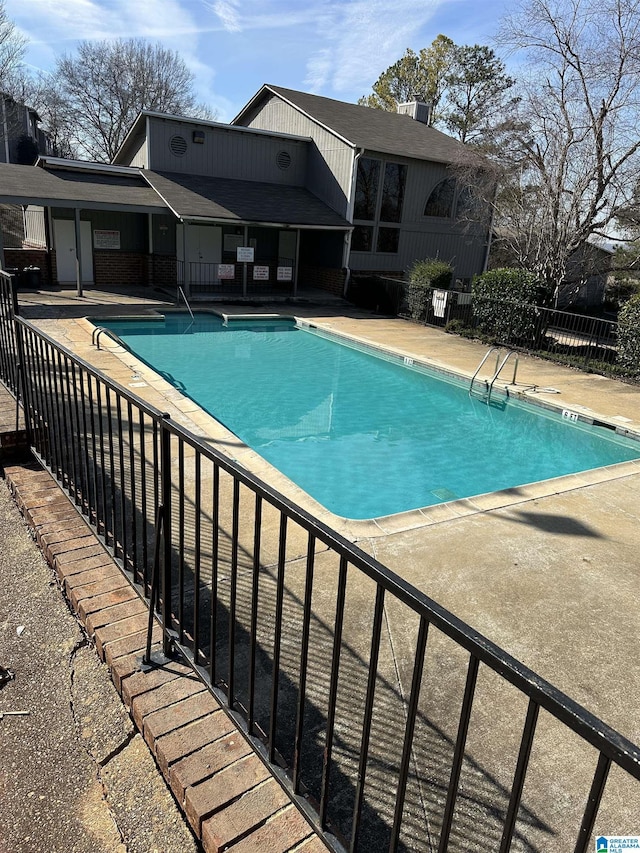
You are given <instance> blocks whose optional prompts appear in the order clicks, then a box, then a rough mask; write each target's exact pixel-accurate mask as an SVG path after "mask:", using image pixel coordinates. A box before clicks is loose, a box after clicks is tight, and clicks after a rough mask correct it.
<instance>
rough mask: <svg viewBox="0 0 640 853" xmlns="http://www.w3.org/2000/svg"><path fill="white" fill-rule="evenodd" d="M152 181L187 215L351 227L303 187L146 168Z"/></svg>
mask: <svg viewBox="0 0 640 853" xmlns="http://www.w3.org/2000/svg"><path fill="white" fill-rule="evenodd" d="M145 176H146V178H147V180H148V181H149V183H150V184H151V185H152V186H153V187H154V188H155V189H156V190H157V192H158V193H159V194H160V195H161V196H162V197H163V198H164V199H165V200H166V202H167V204H169V205H170V207H171V208H172V209H173V210H174V211H175V212H176V213H177V214H178V215H179V216H181V217H183V218H184V219H190V218H196V217H204V218H207V219H228V220H230V221H235V222H237V221H243V222H274V223H280V222H281V223H283V224H287V225H309V226H318V225H320V226H322V225H324V226H333V227H338V228H348V227H349V223H348V222H347V221H346V220H345V219H343V218H342V217H341V216H339V215H338V214H337V213H335V212H334V211H333V210H331V208H329V207H327V205H326V204H324V202H322V201H320V199H318V198H316V196H314V195H313V194H312V193H310V192H309V190H307V189H305V188H304V187H291V186H284V185H281V184H268V183H260V182H257V181H240V180H233V179H231V178H213V177H206V176H203V175H184V174H178V173H176V172H152V171H147V172H145Z"/></svg>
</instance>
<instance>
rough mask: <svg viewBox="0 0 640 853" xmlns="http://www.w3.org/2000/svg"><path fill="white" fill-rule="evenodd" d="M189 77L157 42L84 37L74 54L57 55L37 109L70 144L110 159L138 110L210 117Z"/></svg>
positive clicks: (177, 59) (176, 58)
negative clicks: (53, 69)
mask: <svg viewBox="0 0 640 853" xmlns="http://www.w3.org/2000/svg"><path fill="white" fill-rule="evenodd" d="M193 82H194V78H193V74H192V73H191V72H190V71H189V69H188V68H187V66H186V64H185V62H184V60H183V59H182V58H181V57H180V56H179V55H178V54H177V53H176V52H174V51H172V50H168V49H166V48H164V47H162V46H161V45H160V44H156V45H150V44H148V43H146V42H144V41H143V40H140V39H128V40H125V39H119V40H116V41H98V42H89V41H85V42H82V43H81V44H80V45H79V46H78V49H77V52H76V54H75V55H73V56H69V55H64V56H62V57H60V58H59V59H58V61H57V65H56V70H55V73H54V75H53V78H52V81H51V84H50V86H49V87H48V88H49V95H48V96H46V97H45V103H46V108H45V109H44V110H43V111H44V112H45V118H46V120H47V124H48V125H49V126H52V125H53V126H54V127H56V128H58V129H59V133H60V135H61V136H62V137H64V138H65V139H66V140H67V141H68V143H69V148H70V149H72V150H75V151H77V152H78V154H79V155H80V156H84V157H87V158H89V159H92V160H98V161H103V162H110V161H111V160H112V159H113V157H114V155H115V153H116V152H117V150H118V149H119V148H120V146H121V144H122V142H123V141H124V138H125V136H126V134H127V132H128V130H129V128H130V127H131V125H132V124H133V122H134V120H135V119H136V117H137V115H138V113H139V112H140V111H141V110H143V109H147V110H157V111H158V112H167V113H174V114H178V115H190V116H194V115H197V116H199V117H202V118H205V117H207V118H208V117H210V116H211V115H212V114H211V112H210V111H209V110H207V108H206V107H202V106H201V105H198V104H197V102H196V97H195V94H194V89H193ZM50 113H51V116H53V115H55V119H56V120H55V121H52V120H51V116H50V115H49V114H50Z"/></svg>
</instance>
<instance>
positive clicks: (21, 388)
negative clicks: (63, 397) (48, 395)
mask: <svg viewBox="0 0 640 853" xmlns="http://www.w3.org/2000/svg"><path fill="white" fill-rule="evenodd" d="M11 309H12V313H13V317H12V322H13V337H14V340H15V342H16V359H17V364H16V373H17V375H16V389H15V390H16V432H17V431H18V424H19V406H20V396H21V395H22V414H23V416H24V429H25V432H26V434H27V444H28V445H29V447H31V417H30V414H29V405H28V400H29V398H28V395H27V387H28V384H27V374H26V371H25V356H24V340H23V337H22V327H21V325H20V323H16V317H19V316H20V305H19V304H18V280H17V277H16V276H15V275H14V276H12V278H11Z"/></svg>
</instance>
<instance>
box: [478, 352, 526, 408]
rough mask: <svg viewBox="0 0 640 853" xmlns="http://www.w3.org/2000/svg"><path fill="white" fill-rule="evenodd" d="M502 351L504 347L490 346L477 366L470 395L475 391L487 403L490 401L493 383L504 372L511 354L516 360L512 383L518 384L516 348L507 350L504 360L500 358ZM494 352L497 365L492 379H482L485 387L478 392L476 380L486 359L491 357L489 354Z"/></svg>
mask: <svg viewBox="0 0 640 853" xmlns="http://www.w3.org/2000/svg"><path fill="white" fill-rule="evenodd" d="M501 351H502V347H490V348H489V349H488V350H487V352H486V353H485V354H484V356H483V357H482V360H481V362H480V364H479V365H478V367H477V368H476V372H475V373H474V374H473V376H472V377H471V382H470V383H469V396H472V395H473V394H474V393H475V394H477V395H478V396H481V397H482V398H483V399H484V401H485V402H486V403H487V404H488V403H490V402H491V392H492V391H493V385H494V383H495V381H496V379H497V378H498V377H499V376H500V374H501V372H502V368H503V367H504V366H505V365H506V363H507V362H508V361H509V359H510V358H511V356H513V357H514V359H515V362H514V365H513V378H512V379H511V382H510V384H511V385H515V384H516V374H517V372H518V354H517V352H516V351H515V350H512V349H510V350H507V354H506V355H505V357H504V358H503V359H502V360H500V352H501ZM492 352H495V354H496V366H495V370H494V373H493V376H492V377H491V379H490V380H487V379H484V380H482V381H483V382H484V387H483V388H482V391H481V392H478V391H476V390H475V389H474V387H473V384H474V382H475V381H476V378H477V376H478V374H479V373H480V371H481V370H482V367H483V365H484V363H485V361H486V360H487V359H488V358H489V356H490V355H491V353H492ZM478 381H480V380H478Z"/></svg>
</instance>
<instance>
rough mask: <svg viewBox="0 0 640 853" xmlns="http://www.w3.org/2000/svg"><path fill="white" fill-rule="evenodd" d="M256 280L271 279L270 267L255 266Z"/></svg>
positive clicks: (254, 275)
mask: <svg viewBox="0 0 640 853" xmlns="http://www.w3.org/2000/svg"><path fill="white" fill-rule="evenodd" d="M253 280H254V281H269V267H261V266H255V267H254V268H253Z"/></svg>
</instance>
